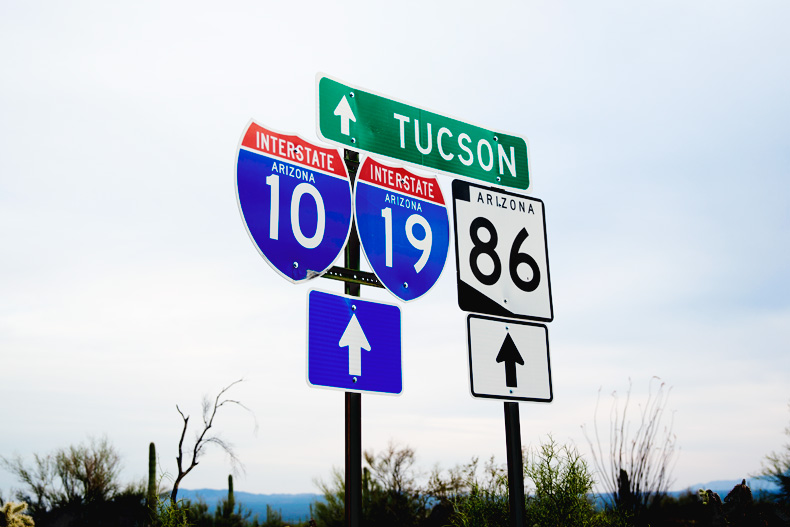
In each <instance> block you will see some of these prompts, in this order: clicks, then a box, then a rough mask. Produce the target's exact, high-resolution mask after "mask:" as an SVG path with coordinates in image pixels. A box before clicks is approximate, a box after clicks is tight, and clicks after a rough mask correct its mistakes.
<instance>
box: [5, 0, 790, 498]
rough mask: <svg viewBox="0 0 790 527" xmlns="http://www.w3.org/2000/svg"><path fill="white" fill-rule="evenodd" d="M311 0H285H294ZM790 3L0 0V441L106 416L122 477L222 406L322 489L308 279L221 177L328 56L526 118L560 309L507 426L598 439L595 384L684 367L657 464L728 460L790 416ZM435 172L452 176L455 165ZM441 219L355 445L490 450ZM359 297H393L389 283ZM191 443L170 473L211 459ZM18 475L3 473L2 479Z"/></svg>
mask: <svg viewBox="0 0 790 527" xmlns="http://www.w3.org/2000/svg"><path fill="white" fill-rule="evenodd" d="M297 4H298V5H297ZM788 20H790V4H789V3H787V2H785V1H783V0H776V1H773V2H771V1H762V0H758V1H753V2H734V1H721V0H717V1H696V2H688V1H680V0H678V1H661V2H658V1H647V2H638V3H634V2H627V1H599V2H556V1H532V0H530V1H526V2H488V3H480V2H475V3H471V2H466V1H460V2H459V1H454V2H416V1H415V2H412V1H404V2H397V3H387V4H383V3H377V2H358V3H352V2H338V3H334V2H299V3H296V2H268V1H258V2H233V3H227V2H226V3H224V4H223V5H222V7H219V4H217V3H207V2H194V1H193V2H168V3H161V2H124V3H119V2H99V1H96V2H68V3H63V2H24V1H16V0H3V1H2V2H0V50H2V51H0V72H2V77H1V78H2V82H0V241H1V242H2V243H0V359H2V372H3V373H2V382H0V400H2V405H0V408H2V409H1V410H0V422H2V423H3V424H2V427H0V428H2V433H0V455H4V456H10V455H14V454H20V455H22V456H23V457H25V458H26V459H31V458H32V454H33V453H34V452H36V453H46V452H49V451H52V450H54V449H55V448H58V447H64V446H67V445H69V444H76V443H79V442H81V441H85V440H86V439H87V438H89V437H91V436H94V437H100V436H102V435H106V436H107V437H108V438H109V440H110V441H111V442H112V443H113V444H114V445H115V446H116V447H117V448H118V450H119V451H120V452H121V454H122V456H123V462H124V472H123V479H124V480H125V481H131V480H142V479H143V478H144V477H145V476H146V474H147V455H148V443H149V442H150V441H154V442H155V443H156V445H157V449H158V452H159V457H160V464H161V471H162V472H165V471H166V472H169V473H170V474H172V473H173V472H175V455H176V446H177V441H178V437H179V433H180V427H181V419H180V417H179V415H178V413H177V411H176V404H178V405H179V406H180V407H181V408H182V409H183V410H184V411H185V412H187V413H190V414H191V415H193V421H197V420H198V414H199V412H200V401H201V398H202V396H203V395H204V394H209V395H213V394H216V393H217V391H218V390H219V389H221V388H222V387H223V386H225V385H227V384H229V383H231V382H232V381H234V380H235V379H238V378H241V377H243V378H245V379H246V381H245V382H244V383H242V384H241V385H238V386H236V387H234V388H233V390H232V392H231V395H232V396H234V397H236V398H238V399H240V400H241V401H243V402H244V403H245V404H246V405H247V406H248V407H249V408H250V409H251V410H252V411H253V412H254V414H255V416H256V418H257V421H258V423H259V430H258V432H257V434H256V433H255V431H254V423H253V420H252V419H251V418H250V416H249V415H248V414H246V413H245V412H242V411H238V410H236V409H234V408H228V409H227V411H225V409H223V410H222V413H221V414H220V416H219V417H218V419H217V423H216V425H217V429H218V430H219V431H220V432H221V434H222V436H223V437H224V438H225V439H226V440H228V441H230V442H232V443H234V444H235V445H236V448H237V452H238V455H239V457H240V458H241V460H242V461H243V462H244V463H245V465H246V474H241V475H239V476H238V477H237V480H236V481H237V483H236V487H237V489H239V490H243V491H249V492H261V493H273V492H317V488H316V487H315V485H314V483H313V480H314V479H315V478H324V479H327V478H328V477H329V475H330V471H331V469H332V467H333V466H336V467H341V468H342V466H343V455H344V454H343V440H344V436H343V394H342V393H340V392H334V391H327V390H320V389H315V388H310V387H309V386H308V385H307V383H306V382H305V323H306V315H307V312H306V297H307V292H308V291H309V290H310V289H311V288H314V287H315V288H320V289H324V290H330V291H337V292H339V291H341V289H342V288H341V287H340V284H339V283H337V282H333V281H329V280H325V279H317V280H313V281H312V282H309V283H306V284H300V285H294V284H291V283H289V282H287V281H286V280H284V279H283V278H282V277H280V276H279V275H277V273H275V272H274V271H273V270H272V269H271V268H270V267H269V266H268V265H267V264H266V262H265V261H264V260H263V259H262V258H261V257H260V256H259V254H258V253H257V251H256V250H255V248H254V246H253V245H252V243H251V241H250V239H249V237H248V235H247V233H246V231H245V228H244V225H243V223H242V219H241V216H240V214H239V211H238V207H237V204H236V198H235V188H234V177H235V167H234V162H235V158H236V151H237V145H238V142H239V138H240V136H241V133H242V132H243V131H244V129H245V126H246V125H247V123H248V121H249V120H250V119H253V118H254V119H255V120H256V121H257V122H259V123H261V124H263V125H264V126H269V127H271V128H274V129H276V130H279V131H283V132H287V133H294V134H299V135H300V136H302V137H304V138H306V139H309V140H312V141H317V138H316V133H315V111H316V110H315V97H316V93H315V75H316V73H317V72H319V71H320V72H326V73H327V74H329V75H332V76H333V77H336V78H338V79H341V80H344V81H347V82H348V83H351V84H355V85H358V86H361V87H364V88H368V89H369V90H371V91H376V92H379V93H382V94H386V95H388V96H391V97H393V98H397V99H401V100H406V101H409V102H411V103H413V104H414V105H418V106H421V107H425V108H430V109H432V110H434V111H437V112H439V113H444V114H450V115H453V116H456V117H458V118H460V119H462V120H465V121H468V122H473V123H479V124H481V125H483V126H487V127H490V128H497V129H501V130H505V131H508V132H511V133H513V134H517V135H521V136H524V137H527V138H528V139H529V142H530V149H531V151H530V154H531V157H530V163H531V164H530V167H531V175H532V177H533V181H534V189H533V191H532V195H533V196H535V197H538V198H540V199H542V200H543V201H544V203H545V208H546V225H547V234H548V245H549V259H550V265H551V279H552V284H551V285H552V290H553V301H554V310H555V319H554V321H553V322H551V323H550V324H549V339H550V346H551V363H552V375H553V383H554V397H555V400H554V402H553V403H552V404H537V403H523V404H521V405H520V409H521V433H522V441H523V443H524V444H525V445H536V444H538V443H539V442H540V441H541V440H545V438H546V437H547V435H548V434H553V436H554V438H555V439H557V440H559V441H560V442H574V443H576V445H577V446H578V447H579V448H580V449H581V450H582V452H584V453H585V454H586V455H588V452H589V449H588V447H587V444H586V442H585V440H584V435H583V434H582V431H581V425H583V424H585V423H587V424H588V425H592V422H593V414H594V410H595V406H596V400H597V397H598V392H599V389H601V394H602V395H601V403H600V404H601V414H600V424H601V425H603V426H606V424H607V421H608V408H609V403H610V398H609V394H610V393H611V392H612V391H614V390H617V391H618V392H619V393H621V394H622V393H624V392H625V390H627V388H628V385H629V378H630V379H631V380H632V381H633V392H634V393H633V398H634V400H635V401H636V402H638V401H640V400H641V401H644V398H645V397H646V395H647V389H648V385H649V382H650V379H651V377H652V376H659V377H660V378H661V379H662V380H663V381H665V382H666V383H667V385H670V386H672V392H671V396H670V399H669V403H668V409H669V410H671V411H673V412H674V414H673V415H674V432H675V433H676V435H677V442H678V445H679V446H680V448H681V452H680V456H679V459H678V463H677V465H676V468H675V471H674V476H675V480H676V483H675V485H674V487H675V488H685V487H687V486H689V485H693V484H696V483H700V482H705V481H710V480H716V479H736V478H737V479H740V478H742V477H747V476H748V475H749V474H752V473H755V472H757V471H758V470H759V469H760V463H761V459H762V458H763V457H764V455H765V454H767V453H769V452H770V451H771V450H775V449H778V448H780V447H781V445H782V444H783V442H784V440H785V439H786V438H785V437H784V436H783V432H782V431H783V429H784V427H785V426H786V425H787V423H788V421H789V420H790V412H788V407H787V404H788V402H789V401H790V274H789V273H788V270H790V243H788V239H789V238H790V237H789V236H788V233H789V232H790V97H789V96H788V88H789V87H790V67H789V64H788V57H790V34H789V33H788V31H787V21H788ZM450 182H451V178H450V177H447V176H444V175H443V176H440V184H441V187H442V190H443V192H444V194H445V196H449V195H450ZM454 262H455V256H454V252H453V248H452V244H451V248H450V254H449V256H448V262H447V265H446V267H445V269H444V273H443V274H442V276H441V278H440V279H439V282H438V283H437V285H436V286H435V287H434V289H433V290H432V291H430V292H429V293H428V294H427V295H426V296H425V297H423V298H421V299H419V300H416V301H414V302H410V303H409V304H408V305H405V304H402V305H401V307H402V331H403V377H404V391H403V394H402V395H401V396H399V397H384V396H373V395H370V396H368V395H366V396H363V398H362V407H363V410H362V411H363V414H362V419H363V422H362V433H363V437H362V441H363V448H365V449H374V450H379V449H381V448H383V447H385V446H386V445H387V443H388V442H389V441H390V440H392V441H396V442H399V443H401V444H409V445H411V446H413V447H414V448H415V449H416V452H417V456H418V463H419V465H420V466H421V467H422V468H424V469H426V470H427V469H429V468H430V467H431V466H432V465H433V464H434V463H439V464H440V465H442V466H444V467H449V466H451V465H454V464H456V463H462V462H466V461H468V460H469V459H470V458H471V457H472V456H480V457H483V458H486V457H488V456H489V455H491V454H494V455H496V456H497V458H498V460H499V461H501V462H504V461H505V455H504V452H505V437H504V419H503V411H502V403H501V402H498V401H489V400H478V399H473V398H472V397H471V396H470V394H469V381H468V373H467V365H466V360H467V359H466V355H467V351H466V337H465V329H464V328H465V315H464V314H463V313H462V312H461V311H460V309H459V308H458V305H457V296H456V289H455V288H456V283H455V263H454ZM363 296H366V297H368V298H373V299H380V300H387V301H395V298H394V297H393V296H391V295H390V294H389V293H387V292H386V291H382V290H375V291H370V290H368V289H365V290H363ZM635 417H636V416H635V415H634V418H635ZM229 470H230V467H229V464H228V460H227V458H226V457H225V456H223V455H222V454H221V453H220V452H219V451H218V450H213V451H212V450H211V449H209V450H207V452H206V455H205V457H204V458H203V460H202V462H201V463H200V466H199V467H198V468H197V469H196V470H195V471H194V472H193V473H192V474H190V475H189V476H188V477H187V478H186V479H185V480H184V482H183V486H185V487H187V488H200V487H213V488H222V487H224V485H225V482H226V477H227V474H228V473H229ZM16 485H17V484H16V482H15V481H14V479H13V477H12V476H11V475H9V474H7V473H5V472H0V492H2V494H3V495H4V496H6V497H7V496H8V495H9V491H10V489H11V488H12V487H14V486H16Z"/></svg>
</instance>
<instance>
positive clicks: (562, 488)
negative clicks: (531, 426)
mask: <svg viewBox="0 0 790 527" xmlns="http://www.w3.org/2000/svg"><path fill="white" fill-rule="evenodd" d="M524 475H525V477H526V478H528V479H529V480H531V481H532V483H533V485H534V486H535V490H534V493H532V494H531V495H528V496H527V519H528V524H529V525H540V526H544V525H545V526H552V527H562V526H567V527H584V526H588V525H601V523H602V522H603V518H602V517H601V516H600V515H599V514H597V513H596V511H595V506H594V504H593V501H592V488H593V483H594V482H593V478H592V475H591V474H590V471H589V469H588V467H587V463H586V462H585V461H584V459H583V458H582V456H581V454H579V452H578V450H576V448H575V447H573V446H570V445H559V444H557V442H556V441H555V440H554V438H553V437H551V436H549V438H548V441H547V442H546V443H542V444H541V445H540V447H539V448H538V449H537V450H536V451H533V452H531V453H527V455H526V456H525V463H524Z"/></svg>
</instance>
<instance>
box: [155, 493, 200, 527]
mask: <svg viewBox="0 0 790 527" xmlns="http://www.w3.org/2000/svg"><path fill="white" fill-rule="evenodd" d="M155 524H156V527H192V526H193V525H194V524H191V523H190V522H189V504H188V503H184V502H176V503H173V502H172V501H171V500H170V499H164V500H163V499H162V498H161V497H159V496H157V497H156V521H155Z"/></svg>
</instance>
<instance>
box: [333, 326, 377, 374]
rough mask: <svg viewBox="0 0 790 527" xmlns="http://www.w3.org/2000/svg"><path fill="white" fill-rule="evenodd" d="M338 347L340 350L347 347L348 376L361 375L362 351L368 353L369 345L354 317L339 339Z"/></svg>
mask: <svg viewBox="0 0 790 527" xmlns="http://www.w3.org/2000/svg"><path fill="white" fill-rule="evenodd" d="M338 346H340V347H341V348H345V347H346V346H348V374H349V375H362V349H363V348H364V349H366V350H367V351H370V343H369V342H368V339H367V337H365V332H364V331H362V326H360V325H359V320H357V316H356V315H351V320H350V321H349V322H348V326H346V330H345V331H344V332H343V335H342V336H341V337H340V342H338Z"/></svg>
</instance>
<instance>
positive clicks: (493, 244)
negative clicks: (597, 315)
mask: <svg viewBox="0 0 790 527" xmlns="http://www.w3.org/2000/svg"><path fill="white" fill-rule="evenodd" d="M453 203H454V215H453V217H454V227H455V258H456V269H457V272H458V305H459V306H460V308H461V309H462V310H464V311H472V312H475V313H486V314H489V315H500V316H506V317H516V318H527V319H533V320H541V321H546V322H550V321H551V320H553V319H554V309H553V306H552V302H551V285H550V280H549V255H548V249H547V245H546V222H545V216H544V207H543V202H542V201H541V200H539V199H536V198H531V197H527V196H524V195H522V194H516V193H514V192H508V191H505V190H502V189H500V188H496V187H486V186H483V185H476V184H474V183H469V182H467V181H462V180H454V181H453Z"/></svg>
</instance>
